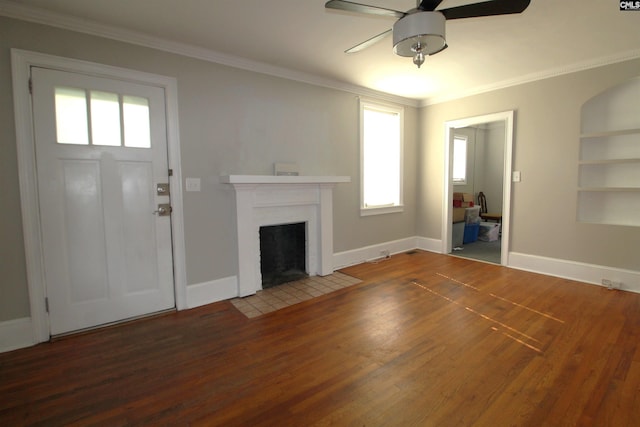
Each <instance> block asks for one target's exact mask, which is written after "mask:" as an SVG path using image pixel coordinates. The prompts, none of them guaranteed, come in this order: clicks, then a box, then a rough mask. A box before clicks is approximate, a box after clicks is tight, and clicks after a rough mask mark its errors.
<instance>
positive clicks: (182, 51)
mask: <svg viewBox="0 0 640 427" xmlns="http://www.w3.org/2000/svg"><path fill="white" fill-rule="evenodd" d="M0 16H6V17H9V18H14V19H18V20H22V21H28V22H33V23H37V24H43V25H48V26H51V27H56V28H61V29H64V30H69V31H75V32H80V33H84V34H89V35H93V36H98V37H103V38H107V39H111V40H116V41H120V42H125V43H129V44H134V45H138V46H143V47H148V48H152V49H156V50H160V51H164V52H168V53H173V54H177V55H181V56H187V57H190V58H195V59H200V60H203V61H207V62H212V63H216V64H220V65H225V66H229V67H233V68H238V69H242V70H247V71H253V72H256V73H260V74H266V75H270V76H273V77H279V78H283V79H287V80H293V81H297V82H300V83H306V84H311V85H314V86H320V87H325V88H328V89H335V90H339V91H342V92H348V93H352V94H355V95H359V96H367V97H372V98H376V99H379V100H383V101H388V102H393V103H396V104H401V105H406V106H409V107H416V108H421V107H426V106H429V105H434V104H441V103H444V102H449V101H454V100H456V99H461V98H466V97H469V96H473V95H480V94H483V93H487V92H492V91H495V90H499V89H505V88H509V87H513V86H518V85H521V84H525V83H531V82H535V81H538V80H544V79H548V78H552V77H557V76H561V75H564V74H570V73H575V72H578V71H584V70H588V69H592V68H597V67H601V66H605V65H610V64H615V63H618V62H624V61H628V60H632V59H637V58H640V49H637V50H632V51H627V52H622V53H618V54H615V55H611V56H607V57H601V58H593V59H589V60H586V61H582V62H578V63H575V64H572V65H568V66H563V67H557V68H554V69H549V70H544V71H541V72H536V73H530V74H525V75H523V76H519V77H516V78H513V79H507V80H502V81H500V82H496V83H492V84H489V85H484V86H478V87H476V88H473V89H471V90H467V91H461V92H454V93H449V94H446V95H442V96H433V97H428V98H425V99H422V100H419V99H411V98H405V97H402V96H398V95H393V94H389V93H385V92H379V91H376V90H373V89H369V88H365V87H362V86H357V85H352V84H349V83H345V82H341V81H338V80H333V79H327V78H325V77H321V76H318V75H315V74H310V73H303V72H300V71H296V70H291V69H287V68H282V67H276V66H274V65H270V64H267V63H264V62H258V61H253V60H250V59H247V58H241V57H238V56H233V55H228V54H225V53H221V52H217V51H214V50H211V49H204V48H201V47H197V46H193V45H189V44H186V43H179V42H175V41H172V40H167V39H162V38H159V37H152V36H149V35H147V34H144V33H141V32H137V31H131V30H126V29H123V28H119V27H114V26H110V25H104V24H100V23H97V22H94V21H89V20H84V19H79V18H75V17H71V16H68V15H63V14H59V13H55V12H50V11H46V10H44V9H41V8H36V7H32V6H25V5H22V4H19V3H14V2H9V1H7V0H0Z"/></svg>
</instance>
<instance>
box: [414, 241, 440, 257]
mask: <svg viewBox="0 0 640 427" xmlns="http://www.w3.org/2000/svg"><path fill="white" fill-rule="evenodd" d="M416 243H417V246H416V249H422V250H423V251H428V252H435V253H438V254H441V253H442V240H440V239H430V238H428V237H416Z"/></svg>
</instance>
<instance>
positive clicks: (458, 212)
mask: <svg viewBox="0 0 640 427" xmlns="http://www.w3.org/2000/svg"><path fill="white" fill-rule="evenodd" d="M465 212H466V209H465V208H453V222H454V223H456V222H464V214H465Z"/></svg>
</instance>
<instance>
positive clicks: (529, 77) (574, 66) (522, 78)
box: [418, 49, 640, 107]
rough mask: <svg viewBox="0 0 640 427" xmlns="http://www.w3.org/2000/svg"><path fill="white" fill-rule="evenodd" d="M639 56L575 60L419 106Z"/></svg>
mask: <svg viewBox="0 0 640 427" xmlns="http://www.w3.org/2000/svg"><path fill="white" fill-rule="evenodd" d="M638 58H640V49H636V50H631V51H627V52H622V53H617V54H615V55H610V56H606V57H601V58H593V59H589V60H587V61H582V62H576V63H575V64H571V65H566V66H562V67H557V68H553V69H549V70H544V71H540V72H536V73H530V74H525V75H523V76H519V77H516V78H513V79H508V80H502V81H500V82H496V83H492V84H490V85H485V86H478V87H476V88H475V89H472V90H468V91H464V92H458V93H454V94H448V95H443V96H434V97H430V98H426V99H423V100H422V101H420V102H419V105H418V106H419V107H426V106H428V105H434V104H441V103H444V102H449V101H454V100H456V99H461V98H466V97H469V96H473V95H480V94H483V93H487V92H492V91H495V90H498V89H505V88H509V87H513V86H518V85H522V84H525V83H531V82H535V81H538V80H545V79H549V78H552V77H558V76H562V75H565V74H571V73H575V72H579V71H585V70H589V69H592V68H598V67H603V66H605V65H611V64H616V63H619V62H625V61H630V60H633V59H638Z"/></svg>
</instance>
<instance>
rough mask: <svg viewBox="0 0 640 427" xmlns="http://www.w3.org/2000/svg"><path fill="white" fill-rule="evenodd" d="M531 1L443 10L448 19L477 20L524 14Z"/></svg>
mask: <svg viewBox="0 0 640 427" xmlns="http://www.w3.org/2000/svg"><path fill="white" fill-rule="evenodd" d="M529 3H531V0H492V1H485V2H481V3H473V4H466V5H463V6H457V7H452V8H449V9H441V10H439V11H438V12H442V14H443V15H444V17H445V18H446V19H460V18H475V17H477V16H491V15H509V14H512V13H521V12H523V11H524V10H525V9H526V8H527V7H528V6H529Z"/></svg>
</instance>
